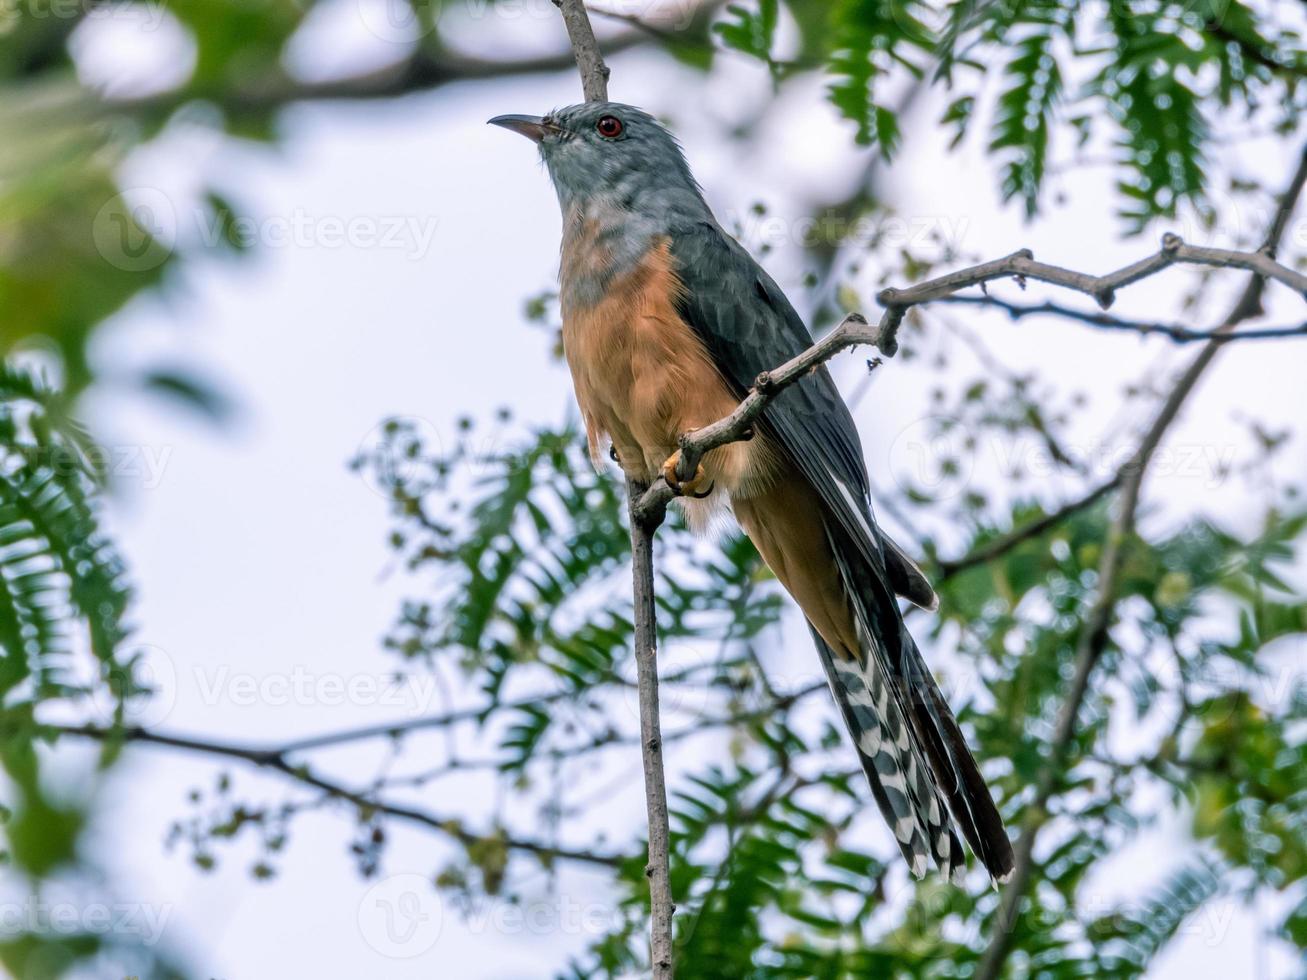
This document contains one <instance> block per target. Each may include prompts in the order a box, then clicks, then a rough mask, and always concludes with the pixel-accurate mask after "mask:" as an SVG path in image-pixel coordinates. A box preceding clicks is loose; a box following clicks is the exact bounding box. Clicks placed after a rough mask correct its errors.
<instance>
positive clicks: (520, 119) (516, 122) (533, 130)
mask: <svg viewBox="0 0 1307 980" xmlns="http://www.w3.org/2000/svg"><path fill="white" fill-rule="evenodd" d="M487 125H490V126H503V127H504V128H505V129H511V130H512V131H513V132H515V133H521V134H522V135H523V136H525V137H526V138H527V139H529V140H531V141H532V142H534V143H539V142H540V141H541V140H543V139H544V138H545V133H546V132H548V131H549V129H550V127H549V125H548V124H547V123H546V122H545V121H544V119H542V118H541V117H540V116H495V118H494V119H491V120H489V121H488V123H487Z"/></svg>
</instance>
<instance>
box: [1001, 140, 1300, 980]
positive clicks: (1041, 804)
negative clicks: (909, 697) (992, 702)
mask: <svg viewBox="0 0 1307 980" xmlns="http://www.w3.org/2000/svg"><path fill="white" fill-rule="evenodd" d="M1304 184H1307V147H1304V149H1303V152H1302V154H1301V156H1300V157H1299V161H1298V168H1297V170H1296V171H1295V173H1294V175H1293V178H1292V179H1291V180H1290V181H1289V186H1288V188H1287V189H1286V190H1285V192H1284V193H1283V194H1282V195H1281V196H1280V199H1279V206H1278V207H1277V209H1276V213H1275V217H1274V219H1273V220H1272V222H1271V227H1270V228H1269V229H1268V231H1267V235H1266V239H1265V244H1264V245H1263V246H1262V249H1261V251H1260V252H1258V253H1257V254H1258V255H1262V256H1266V257H1267V258H1268V259H1269V256H1270V255H1272V254H1274V251H1275V248H1276V246H1278V245H1279V242H1280V239H1281V238H1282V237H1283V236H1284V230H1285V228H1286V227H1287V226H1288V223H1289V218H1290V216H1291V215H1292V214H1293V211H1294V209H1295V207H1296V206H1297V202H1298V198H1299V197H1300V196H1301V194H1302V190H1303V185H1304ZM1231 264H1234V263H1231ZM1240 267H1241V268H1248V266H1247V265H1241V266H1240ZM1253 272H1254V275H1253V276H1252V278H1251V279H1250V280H1249V281H1248V284H1247V286H1245V287H1244V290H1243V292H1242V293H1240V295H1239V298H1238V300H1237V301H1236V302H1235V304H1234V307H1233V308H1232V309H1231V310H1230V313H1229V315H1227V316H1226V318H1225V320H1223V321H1222V323H1221V325H1220V326H1219V327H1218V328H1217V333H1220V334H1227V333H1229V332H1230V331H1232V330H1234V328H1235V327H1237V326H1238V325H1239V324H1240V323H1242V322H1243V321H1244V320H1246V319H1248V318H1249V317H1251V316H1256V315H1257V314H1259V313H1261V312H1262V293H1263V292H1264V291H1265V289H1266V279H1265V276H1266V275H1267V274H1268V273H1267V272H1266V270H1265V269H1264V268H1262V267H1260V266H1258V267H1254V268H1253ZM1277 278H1278V277H1277ZM1222 347H1223V344H1222V343H1221V342H1220V341H1219V340H1211V341H1208V343H1207V344H1206V345H1205V346H1204V347H1203V349H1202V350H1201V351H1200V352H1199V353H1198V355H1197V356H1196V357H1195V358H1194V359H1193V361H1192V362H1191V363H1190V364H1189V366H1188V367H1187V368H1186V369H1185V371H1184V373H1183V374H1182V375H1181V376H1180V378H1179V380H1178V381H1177V382H1176V384H1175V387H1173V388H1172V389H1171V392H1170V394H1169V395H1168V396H1167V398H1166V400H1165V401H1164V402H1163V403H1162V407H1161V408H1160V409H1159V410H1158V413H1157V416H1156V417H1155V418H1154V420H1153V423H1152V425H1151V426H1150V427H1149V429H1148V431H1147V432H1146V433H1145V435H1144V437H1143V439H1142V440H1141V441H1140V443H1139V446H1138V448H1137V449H1136V450H1135V452H1134V453H1133V454H1132V455H1131V457H1130V459H1128V460H1127V461H1126V462H1125V464H1124V465H1123V466H1122V467H1121V468H1120V470H1119V471H1118V473H1119V476H1120V478H1121V481H1122V483H1121V491H1122V492H1121V501H1120V504H1119V509H1118V512H1117V515H1116V519H1115V520H1114V521H1113V522H1112V526H1111V528H1110V529H1109V531H1108V536H1107V541H1106V542H1105V545H1104V548H1103V555H1102V558H1101V560H1100V561H1099V566H1098V590H1097V594H1096V596H1095V599H1094V604H1093V606H1091V607H1090V609H1089V612H1088V614H1087V616H1086V617H1085V622H1084V623H1083V624H1082V626H1081V629H1080V639H1079V641H1078V643H1077V645H1076V659H1075V672H1074V674H1073V675H1072V678H1071V685H1070V688H1069V690H1068V691H1067V696H1066V700H1065V701H1064V702H1063V704H1062V710H1061V712H1060V713H1059V714H1058V719H1057V726H1056V728H1055V729H1054V732H1053V738H1052V742H1051V743H1050V745H1049V752H1048V756H1047V761H1046V762H1045V765H1044V768H1043V769H1042V771H1041V773H1040V777H1039V782H1038V785H1037V787H1036V790H1035V798H1034V800H1033V801H1032V802H1031V804H1030V806H1029V807H1028V808H1027V810H1026V819H1025V820H1024V821H1023V823H1022V834H1021V837H1020V838H1019V839H1018V841H1017V846H1016V864H1015V867H1014V869H1013V872H1012V877H1011V879H1009V881H1008V884H1007V887H1006V888H1005V889H1004V892H1003V901H1002V903H1001V905H1000V906H999V909H998V912H997V917H996V920H995V923H994V930H993V933H992V935H991V936H990V944H989V947H988V948H987V949H986V950H985V956H984V958H983V959H982V960H981V962H980V966H979V967H978V968H977V970H976V974H975V977H976V980H997V978H998V977H999V976H1000V975H1001V973H1002V970H1003V965H1004V963H1005V962H1006V961H1007V957H1008V953H1009V952H1010V951H1011V948H1012V937H1013V928H1014V926H1015V925H1016V921H1017V916H1018V915H1019V914H1020V908H1021V901H1022V898H1023V897H1024V896H1025V892H1026V889H1027V888H1028V887H1029V884H1030V878H1031V875H1032V872H1033V869H1034V849H1035V842H1036V840H1037V839H1038V836H1039V829H1040V828H1041V827H1042V826H1043V825H1044V824H1045V822H1046V821H1047V819H1048V804H1049V800H1050V799H1051V798H1052V795H1053V792H1054V790H1055V788H1056V787H1057V785H1058V781H1059V779H1060V778H1061V775H1062V768H1063V766H1064V764H1065V758H1066V753H1067V749H1068V747H1069V746H1070V744H1071V741H1072V739H1073V737H1074V736H1075V726H1076V719H1077V717H1078V716H1079V713H1080V707H1081V704H1082V703H1083V702H1084V699H1085V695H1086V694H1087V693H1088V690H1089V680H1090V676H1091V675H1092V673H1093V670H1094V668H1095V667H1096V666H1097V665H1098V661H1099V659H1100V658H1101V657H1102V655H1103V651H1104V650H1106V649H1107V644H1108V631H1109V630H1110V628H1111V625H1112V620H1113V616H1114V613H1115V611H1116V601H1117V591H1118V588H1119V584H1120V576H1121V569H1122V566H1123V564H1124V560H1125V546H1126V542H1127V541H1128V540H1129V538H1130V537H1131V535H1133V534H1134V529H1135V517H1136V514H1137V512H1138V508H1139V498H1140V492H1141V490H1142V487H1143V481H1144V475H1145V473H1146V472H1147V470H1148V464H1149V462H1150V460H1151V459H1152V456H1153V453H1154V452H1155V451H1156V449H1157V447H1158V445H1159V444H1160V443H1161V441H1162V437H1163V436H1165V434H1166V432H1167V430H1168V429H1169V428H1170V427H1171V424H1172V423H1173V422H1174V421H1175V419H1176V417H1177V416H1178V415H1179V413H1180V408H1181V406H1183V404H1184V402H1185V400H1186V399H1187V398H1188V397H1189V395H1190V394H1191V393H1192V392H1193V390H1194V387H1195V385H1197V383H1198V380H1199V378H1201V377H1202V375H1203V372H1204V371H1206V370H1207V368H1208V367H1209V366H1210V365H1211V363H1212V361H1213V360H1214V359H1215V357H1216V355H1217V354H1218V353H1220V351H1221V349H1222Z"/></svg>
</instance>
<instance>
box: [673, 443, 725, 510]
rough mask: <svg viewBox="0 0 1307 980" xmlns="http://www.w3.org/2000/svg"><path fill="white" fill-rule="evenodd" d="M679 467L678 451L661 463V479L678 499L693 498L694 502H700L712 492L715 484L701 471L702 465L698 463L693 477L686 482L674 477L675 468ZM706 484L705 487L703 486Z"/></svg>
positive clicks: (679, 453)
mask: <svg viewBox="0 0 1307 980" xmlns="http://www.w3.org/2000/svg"><path fill="white" fill-rule="evenodd" d="M680 465H681V451H680V450H679V449H678V450H676V452H674V453H672V454H671V455H670V456H668V457H667V462H665V463H663V479H664V480H666V481H667V485H668V486H669V487H671V488H672V492H673V493H675V494H676V495H677V496H678V497H693V498H694V499H695V500H702V499H703V498H704V497H707V496H708V495H709V494H711V493H712V492H713V488H714V487H715V486H716V482H715V481H712V480H709V479H708V476H707V474H706V473H704V471H703V464H702V463H700V464H699V465H698V466H697V467H696V468H695V471H694V476H692V477H690V478H689V479H688V480H682V479H679V478H678V477H677V475H676V470H677V467H679V466H680ZM705 483H707V486H706V487H705V486H704V484H705Z"/></svg>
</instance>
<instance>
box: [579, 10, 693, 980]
mask: <svg viewBox="0 0 1307 980" xmlns="http://www.w3.org/2000/svg"><path fill="white" fill-rule="evenodd" d="M554 4H555V5H556V6H557V7H558V9H559V10H560V11H561V12H562V15H563V23H564V24H566V26H567V36H568V38H569V39H570V40H571V42H572V51H573V52H574V53H575V55H576V67H577V71H579V72H580V73H581V87H582V89H583V90H584V91H585V98H586V101H587V102H605V101H607V100H608V75H609V71H608V66H607V65H606V64H604V58H603V54H602V53H601V52H600V51H599V45H598V43H597V42H596V41H595V36H594V29H593V28H592V27H591V26H590V17H589V15H588V14H587V13H586V10H585V4H584V2H583V0H554ZM646 489H647V488H646V487H644V486H641V485H640V484H638V483H636V482H635V481H633V480H628V481H627V485H626V494H627V505H628V508H629V512H630V524H631V589H632V596H633V599H634V602H635V608H634V626H635V636H634V641H635V669H636V684H637V688H638V691H639V701H640V760H641V763H642V766H643V768H644V798H645V809H646V811H647V813H648V819H649V860H648V863H647V864H646V865H645V876H646V877H647V878H648V879H649V909H650V917H649V964H650V970H651V972H652V975H653V977H654V980H671V978H672V977H673V976H674V973H675V966H674V962H673V952H674V950H673V946H672V916H673V915H674V914H675V912H676V906H675V905H674V904H673V902H672V885H671V861H670V856H669V851H670V837H671V832H670V829H669V821H668V816H667V777H666V775H665V773H664V771H663V737H662V731H661V728H660V725H659V718H658V621H657V613H656V612H655V609H654V570H653V539H654V533H655V532H656V531H657V530H658V527H659V525H661V524H662V522H663V518H664V517H665V516H666V506H665V505H664V506H658V505H654V506H649V507H645V506H643V497H644V496H645V490H646Z"/></svg>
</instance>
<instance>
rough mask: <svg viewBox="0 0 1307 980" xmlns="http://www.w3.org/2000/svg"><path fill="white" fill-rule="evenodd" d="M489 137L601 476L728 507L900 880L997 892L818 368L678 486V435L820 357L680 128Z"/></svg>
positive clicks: (1002, 865)
mask: <svg viewBox="0 0 1307 980" xmlns="http://www.w3.org/2000/svg"><path fill="white" fill-rule="evenodd" d="M489 122H490V124H492V125H495V126H501V127H504V128H505V129H508V130H511V131H513V132H516V133H519V134H521V135H523V136H526V137H528V138H529V139H531V140H532V141H534V142H535V143H536V145H537V147H538V149H539V153H540V156H541V158H542V160H543V162H544V166H545V169H546V170H547V171H548V173H549V177H550V179H551V181H552V183H553V186H554V189H555V191H556V192H557V195H558V202H559V205H560V207H561V210H562V218H563V223H562V247H561V262H560V267H559V307H560V310H561V313H562V346H563V352H564V357H565V359H566V361H567V364H568V367H569V368H570V371H571V375H572V381H573V385H574V388H575V393H576V399H577V403H578V405H579V408H580V412H581V417H582V420H583V422H584V425H585V430H586V439H587V443H588V447H589V452H590V456H591V458H592V459H593V460H594V461H595V465H596V466H597V467H601V466H603V465H605V463H604V457H605V455H608V454H611V456H612V458H614V459H616V460H617V462H618V464H619V465H620V467H621V468H622V470H623V471H624V473H625V474H626V476H627V477H628V478H629V479H631V480H633V481H635V482H637V483H639V484H643V485H649V484H651V483H652V482H654V481H656V480H658V479H659V478H662V479H664V480H666V482H667V484H668V485H669V486H670V487H671V488H672V490H673V491H675V492H676V493H677V495H678V496H679V500H680V503H681V506H682V509H683V511H684V513H685V516H686V519H687V523H689V524H690V526H691V527H692V528H696V529H702V528H704V527H706V526H708V525H709V524H710V523H712V522H713V521H714V520H716V519H717V516H718V515H723V514H725V513H726V512H728V511H729V513H731V514H733V515H734V518H735V520H736V521H737V522H738V524H739V526H740V527H741V528H742V529H743V531H744V532H745V534H747V535H748V536H749V538H750V539H751V540H752V541H753V543H754V545H755V546H756V548H757V550H758V552H759V554H760V555H761V557H762V559H763V560H764V561H765V562H766V564H767V565H768V567H769V568H770V569H771V570H772V572H773V573H774V574H775V576H776V578H777V579H778V580H779V581H780V583H781V585H782V586H783V587H784V588H785V590H786V591H787V592H788V593H789V594H790V596H791V597H792V598H793V599H794V600H795V602H796V603H797V604H798V606H799V608H800V609H801V610H802V612H803V614H804V616H805V617H806V619H807V623H808V627H809V631H810V632H811V634H812V639H813V642H814V644H815V645H816V648H817V653H818V656H819V658H820V660H821V663H822V666H823V668H824V673H825V675H826V678H827V681H828V682H829V685H830V689H831V692H832V694H833V696H834V699H835V703H836V705H837V706H838V710H839V712H840V714H841V715H842V717H843V720H844V723H845V726H846V728H847V729H848V732H849V735H850V738H851V740H852V743H853V746H854V749H855V750H856V752H857V755H858V758H859V761H860V763H861V767H862V769H863V771H864V772H865V774H866V777H867V782H868V784H869V785H870V788H871V793H872V796H873V798H874V799H875V802H876V804H877V806H878V807H879V809H880V812H881V814H882V815H883V817H884V819H885V821H886V822H887V823H888V825H889V827H890V829H891V830H892V832H893V834H894V838H895V840H896V842H897V844H898V847H899V849H900V851H901V852H902V854H903V857H904V859H905V860H906V862H907V864H908V868H909V870H910V871H911V873H912V874H913V875H914V876H915V877H917V878H921V877H923V876H924V875H925V874H926V872H927V871H928V869H929V864H930V862H931V861H932V860H933V862H934V864H935V865H936V867H937V868H938V869H939V871H940V873H942V874H943V875H944V876H945V877H946V878H947V879H948V880H951V881H953V882H955V883H961V882H962V881H963V880H964V876H965V873H966V868H967V859H966V854H965V852H964V850H963V847H962V843H961V841H960V840H959V838H958V831H959V830H960V831H961V834H962V837H964V838H966V840H967V843H968V844H969V845H970V848H971V850H972V852H973V853H974V854H975V855H976V857H977V858H978V859H979V861H980V862H981V863H982V864H983V865H984V867H985V869H986V870H987V871H988V872H989V875H990V877H991V879H992V880H993V881H994V882H995V883H999V882H1003V881H1005V880H1007V878H1008V877H1009V876H1010V874H1011V872H1012V867H1013V857H1012V846H1011V844H1010V842H1009V840H1008V836H1007V832H1006V830H1005V829H1004V826H1003V819H1002V817H1001V815H1000V814H999V812H998V809H997V807H996V806H995V804H994V801H993V798H992V797H991V795H990V792H989V789H988V787H987V785H986V783H985V779H984V777H983V775H982V774H981V772H980V768H979V766H978V765H977V763H976V760H975V758H974V757H973V756H972V754H971V751H970V749H969V748H968V746H967V743H966V740H965V738H964V736H963V733H962V731H961V729H960V728H959V726H958V723H957V721H956V719H955V717H954V715H953V712H952V711H951V710H950V708H949V706H948V703H947V702H946V700H945V699H944V696H943V694H942V693H941V691H940V689H939V687H938V685H937V684H936V682H935V679H934V677H933V676H932V674H931V672H930V669H929V667H928V666H927V665H926V662H925V660H924V659H923V658H922V655H921V652H920V651H919V650H918V648H917V645H916V643H915V642H914V641H913V639H912V636H911V635H910V634H909V632H908V630H907V627H906V626H905V624H904V617H903V612H902V610H901V609H900V606H899V603H898V599H897V597H902V598H904V599H907V600H908V601H909V602H912V603H914V604H916V605H918V606H922V607H924V608H926V609H930V610H933V609H935V608H936V607H937V606H938V597H937V596H936V593H935V590H934V588H933V587H932V586H931V584H930V581H929V580H928V578H927V576H926V575H925V574H924V573H923V572H922V570H921V568H920V567H919V566H918V565H917V564H916V563H914V562H913V561H912V559H911V558H910V557H909V556H908V555H907V553H906V552H905V551H904V549H902V548H901V547H899V546H898V545H897V544H895V542H894V541H893V540H891V539H890V537H889V536H888V535H887V534H886V533H885V532H884V531H883V530H882V529H881V528H880V526H879V525H878V524H877V522H876V520H875V517H874V516H873V513H872V507H871V497H870V484H869V479H868V474H867V468H866V462H865V460H864V458H863V454H862V445H861V440H860V439H859V436H858V431H857V428H856V426H855V424H854V421H853V417H852V415H851V413H850V412H849V409H848V406H847V405H846V404H845V402H844V400H843V398H842V397H841V395H840V393H839V390H838V388H837V387H836V385H835V382H834V380H833V379H832V377H831V375H830V372H829V371H828V370H827V369H826V367H825V366H824V365H823V366H822V367H820V368H818V369H816V370H814V371H812V372H811V373H809V374H807V375H805V376H804V377H803V378H802V379H801V380H799V381H798V382H797V383H795V384H792V385H790V386H789V387H787V388H785V389H784V390H782V391H780V392H779V393H778V394H777V395H776V396H775V398H774V400H773V401H771V402H770V403H769V404H768V406H767V408H766V410H765V412H764V413H763V415H762V416H761V417H760V418H759V419H758V420H757V421H756V422H755V424H754V426H753V438H751V439H748V440H747V441H739V442H734V443H731V444H728V445H725V446H721V447H719V448H717V449H714V450H712V451H711V452H709V453H707V454H705V456H704V457H703V459H702V461H701V463H700V464H699V467H698V469H697V470H696V472H695V473H694V474H693V475H692V476H691V477H690V478H689V479H679V478H678V468H679V462H680V457H679V439H680V436H681V435H682V434H683V433H687V432H692V431H694V430H696V429H700V428H703V427H704V426H706V425H709V424H710V423H712V422H715V421H717V420H718V419H721V418H724V417H725V416H727V415H729V414H730V413H731V412H732V411H733V410H734V409H735V408H736V406H737V405H738V404H739V402H740V400H741V399H742V398H743V397H744V396H745V395H747V393H748V391H749V389H750V386H751V385H752V384H753V382H754V381H755V379H756V378H757V377H758V375H759V374H760V373H761V372H763V371H767V370H769V369H772V368H775V367H778V366H779V365H781V364H783V363H784V362H785V361H787V360H789V359H791V358H792V357H794V356H795V355H797V354H800V353H802V352H803V351H804V350H806V349H807V348H808V347H810V346H811V345H812V342H813V341H812V336H811V334H810V333H809V332H808V328H807V326H806V325H805V324H804V322H803V320H802V318H801V317H800V316H799V314H798V313H797V312H796V311H795V309H794V307H793V306H792V305H791V304H790V302H789V300H787V299H786V297H785V294H784V293H783V292H782V291H781V288H780V286H778V285H777V284H776V281H775V280H774V279H773V278H772V277H771V276H770V275H768V274H767V272H766V271H765V270H764V269H763V268H762V267H761V266H760V265H759V264H758V263H757V262H756V261H755V260H754V259H753V257H752V256H751V255H750V254H749V253H748V251H747V250H746V249H745V248H744V247H743V246H741V245H740V244H739V243H738V242H737V241H736V240H735V239H734V238H733V237H732V236H731V235H729V234H728V233H727V232H726V231H725V230H724V229H723V228H722V227H721V225H720V224H719V223H718V222H717V219H716V218H715V217H714V216H713V213H712V210H711V209H710V208H709V206H708V204H707V203H706V201H705V198H704V194H703V191H702V188H701V187H700V185H699V183H698V182H697V181H696V180H695V178H694V175H693V174H692V173H691V171H690V167H689V165H688V164H687V162H686V159H685V155H684V153H683V152H682V149H681V146H680V144H679V143H678V142H677V140H676V138H675V136H674V135H673V134H672V133H671V132H670V131H669V130H668V129H667V128H666V127H664V126H663V125H662V124H661V123H660V122H658V120H656V119H655V118H654V117H653V116H652V115H650V114H649V113H647V112H645V111H643V110H641V109H638V108H636V107H634V106H630V105H624V104H621V103H617V102H599V101H596V102H586V103H584V104H581V105H573V106H567V107H564V108H560V109H555V110H553V111H551V112H549V113H548V114H546V115H544V116H531V115H501V116H496V117H495V118H493V119H491V120H489Z"/></svg>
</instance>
